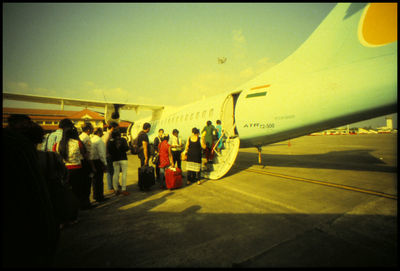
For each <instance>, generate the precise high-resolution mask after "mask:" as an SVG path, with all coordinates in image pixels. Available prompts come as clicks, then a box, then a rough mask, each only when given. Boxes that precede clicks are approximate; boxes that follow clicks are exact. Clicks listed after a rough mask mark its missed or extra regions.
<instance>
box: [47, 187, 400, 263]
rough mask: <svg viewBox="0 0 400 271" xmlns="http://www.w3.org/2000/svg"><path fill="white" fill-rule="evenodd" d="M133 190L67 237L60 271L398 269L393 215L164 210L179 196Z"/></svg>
mask: <svg viewBox="0 0 400 271" xmlns="http://www.w3.org/2000/svg"><path fill="white" fill-rule="evenodd" d="M129 191H132V193H131V195H129V196H126V197H123V196H117V197H114V198H115V200H114V199H110V204H108V205H105V206H103V207H102V208H96V209H93V210H90V211H82V212H81V213H80V215H79V217H80V222H79V223H78V224H76V225H74V226H73V227H70V228H66V229H64V230H63V231H62V235H61V239H60V244H59V249H58V252H57V255H56V262H55V267H69V268H71V267H83V268H89V267H95V268H101V267H107V268H117V267H394V266H397V227H396V220H397V218H396V217H394V216H382V215H349V214H345V215H343V214H322V215H321V214H284V213H280V214H279V213H277V214H274V213H273V214H252V213H243V214H228V213H202V212H199V211H200V210H201V208H202V207H201V206H200V205H196V204H194V205H192V206H189V207H187V208H186V209H184V210H182V211H179V212H171V211H162V210H161V211H160V210H154V209H155V208H156V207H160V206H161V205H163V204H169V205H168V210H173V209H174V206H178V205H174V204H177V202H176V200H177V197H174V199H172V200H171V201H169V202H168V203H166V202H167V199H168V198H169V197H170V196H171V195H173V194H175V192H174V191H161V190H159V189H154V190H152V191H150V192H147V193H142V192H139V190H138V189H136V188H135V185H131V187H130V188H129ZM149 197H153V198H151V199H149ZM154 197H157V198H154ZM178 199H179V198H178ZM171 202H172V203H171ZM171 204H172V205H171ZM126 206H128V207H129V208H125V209H124V207H126ZM161 207H162V206H161ZM165 208H167V207H165V205H164V209H165ZM182 208H184V206H182ZM355 225H357V226H355Z"/></svg>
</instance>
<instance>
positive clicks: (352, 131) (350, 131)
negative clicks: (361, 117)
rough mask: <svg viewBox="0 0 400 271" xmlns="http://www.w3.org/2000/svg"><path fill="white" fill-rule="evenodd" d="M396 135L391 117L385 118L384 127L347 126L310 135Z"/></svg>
mask: <svg viewBox="0 0 400 271" xmlns="http://www.w3.org/2000/svg"><path fill="white" fill-rule="evenodd" d="M392 133H397V130H396V129H393V119H392V117H390V116H388V117H386V126H383V127H378V128H376V129H372V128H371V127H370V128H354V127H353V128H349V125H347V126H342V127H338V128H333V129H329V130H324V131H321V132H316V133H312V134H310V135H313V136H315V135H364V134H392Z"/></svg>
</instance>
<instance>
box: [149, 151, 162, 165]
mask: <svg viewBox="0 0 400 271" xmlns="http://www.w3.org/2000/svg"><path fill="white" fill-rule="evenodd" d="M151 162H152V163H153V165H158V163H159V162H160V154H159V153H156V154H154V156H153V158H152V159H151Z"/></svg>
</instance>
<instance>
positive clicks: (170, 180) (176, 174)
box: [165, 168, 182, 189]
mask: <svg viewBox="0 0 400 271" xmlns="http://www.w3.org/2000/svg"><path fill="white" fill-rule="evenodd" d="M165 186H166V187H167V189H174V188H179V187H181V186H182V170H181V169H180V168H172V169H171V168H167V169H166V170H165Z"/></svg>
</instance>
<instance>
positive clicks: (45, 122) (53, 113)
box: [3, 107, 130, 133]
mask: <svg viewBox="0 0 400 271" xmlns="http://www.w3.org/2000/svg"><path fill="white" fill-rule="evenodd" d="M12 114H25V115H28V116H29V117H30V118H31V119H32V120H33V121H34V122H36V123H37V124H39V125H40V126H42V128H43V129H44V130H45V132H46V133H48V132H52V131H55V130H57V129H58V125H59V123H60V120H62V119H64V118H69V119H70V120H72V121H73V122H74V124H75V126H76V128H77V129H78V130H79V131H81V128H82V126H83V125H84V124H85V122H90V123H91V124H92V125H93V127H94V128H95V129H96V128H99V127H100V128H103V129H104V128H106V126H107V125H106V124H105V121H104V116H103V114H101V113H98V112H95V111H91V110H89V109H83V110H81V111H70V110H48V109H30V108H9V107H5V108H3V128H4V127H6V126H7V125H8V123H7V119H8V117H9V116H10V115H12ZM119 125H120V127H121V132H122V133H126V130H127V129H128V127H129V125H130V122H128V121H120V123H119Z"/></svg>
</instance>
